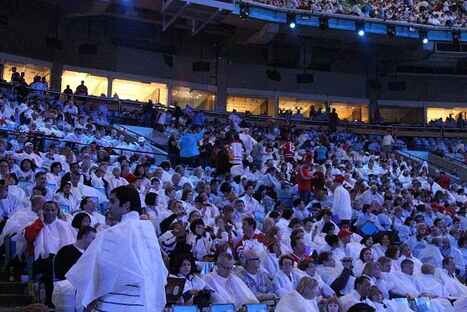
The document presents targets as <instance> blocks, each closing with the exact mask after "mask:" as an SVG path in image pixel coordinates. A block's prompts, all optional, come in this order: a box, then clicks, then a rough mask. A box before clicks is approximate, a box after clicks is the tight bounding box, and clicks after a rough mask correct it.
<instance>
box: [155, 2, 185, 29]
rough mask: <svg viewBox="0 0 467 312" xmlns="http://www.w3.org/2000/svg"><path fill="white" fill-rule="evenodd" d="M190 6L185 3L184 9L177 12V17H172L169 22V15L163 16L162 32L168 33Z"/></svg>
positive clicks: (181, 8)
mask: <svg viewBox="0 0 467 312" xmlns="http://www.w3.org/2000/svg"><path fill="white" fill-rule="evenodd" d="M188 5H190V4H189V3H185V4H184V5H183V6H182V7H180V8H179V9H178V10H177V11H176V12H175V15H173V16H172V17H170V19H169V20H167V19H168V18H169V16H168V15H167V14H164V15H162V31H166V30H167V29H168V28H169V27H170V25H172V24H173V23H174V22H175V21H176V20H177V18H179V17H180V15H182V13H183V11H184V10H185V9H186V8H187V7H188Z"/></svg>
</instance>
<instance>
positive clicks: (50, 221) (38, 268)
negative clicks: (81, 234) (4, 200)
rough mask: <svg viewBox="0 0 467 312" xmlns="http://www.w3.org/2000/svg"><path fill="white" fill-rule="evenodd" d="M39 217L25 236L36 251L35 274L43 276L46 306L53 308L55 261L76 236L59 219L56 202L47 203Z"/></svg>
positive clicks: (27, 229)
mask: <svg viewBox="0 0 467 312" xmlns="http://www.w3.org/2000/svg"><path fill="white" fill-rule="evenodd" d="M38 215H39V218H37V219H36V221H34V222H33V223H32V224H31V225H29V226H28V227H26V229H25V234H24V236H25V238H26V241H27V242H28V244H29V246H31V247H32V248H31V249H32V250H34V266H33V271H34V274H35V275H39V274H40V275H42V282H43V283H44V286H45V292H46V301H45V304H47V305H49V306H52V301H51V300H52V291H53V259H54V256H55V255H56V254H57V252H58V251H59V250H60V248H62V247H63V246H66V245H69V244H72V243H74V242H75V241H76V234H75V231H74V230H73V228H72V227H71V225H70V224H69V223H67V222H66V221H63V220H60V219H58V205H57V203H56V202H53V201H48V202H46V203H45V204H44V207H43V209H42V210H40V211H39V212H38Z"/></svg>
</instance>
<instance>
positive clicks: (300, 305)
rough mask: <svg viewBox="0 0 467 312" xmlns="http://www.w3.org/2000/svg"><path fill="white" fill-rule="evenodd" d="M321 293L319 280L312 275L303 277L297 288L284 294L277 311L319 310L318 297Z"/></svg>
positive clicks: (301, 311)
mask: <svg viewBox="0 0 467 312" xmlns="http://www.w3.org/2000/svg"><path fill="white" fill-rule="evenodd" d="M318 295H319V287H318V282H317V281H316V280H314V279H312V278H311V277H308V276H305V277H302V278H301V279H300V281H299V283H298V285H297V288H296V290H292V291H291V292H289V293H288V294H286V295H284V296H282V298H281V300H280V301H279V303H278V304H277V306H276V310H275V311H276V312H318V311H319V308H318V304H317V302H316V298H317V296H318Z"/></svg>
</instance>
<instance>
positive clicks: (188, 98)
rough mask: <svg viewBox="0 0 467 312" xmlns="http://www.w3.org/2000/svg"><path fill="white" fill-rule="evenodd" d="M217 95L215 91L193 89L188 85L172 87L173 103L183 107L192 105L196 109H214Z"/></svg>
mask: <svg viewBox="0 0 467 312" xmlns="http://www.w3.org/2000/svg"><path fill="white" fill-rule="evenodd" d="M215 101H216V95H215V94H214V93H213V92H208V91H201V90H193V89H190V88H186V87H175V88H173V89H172V103H173V104H174V105H175V104H177V105H178V106H180V107H181V108H184V107H185V106H187V105H190V106H191V107H193V108H196V109H203V110H213V109H214V103H215Z"/></svg>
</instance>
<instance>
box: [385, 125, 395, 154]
mask: <svg viewBox="0 0 467 312" xmlns="http://www.w3.org/2000/svg"><path fill="white" fill-rule="evenodd" d="M394 143H396V141H395V140H394V138H393V137H392V135H391V132H390V131H388V132H387V133H386V135H385V136H384V137H383V141H382V142H381V145H382V149H383V152H384V153H385V155H386V157H387V156H388V154H389V153H391V152H392V146H393V145H394Z"/></svg>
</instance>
